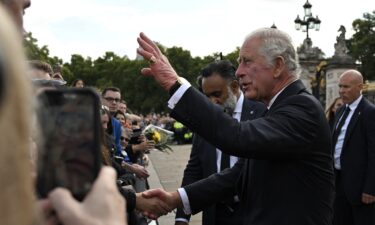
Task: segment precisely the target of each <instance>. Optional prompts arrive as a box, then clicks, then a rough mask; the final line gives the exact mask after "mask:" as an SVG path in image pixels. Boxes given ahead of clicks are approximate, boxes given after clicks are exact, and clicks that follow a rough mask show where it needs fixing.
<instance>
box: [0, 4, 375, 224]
mask: <svg viewBox="0 0 375 225" xmlns="http://www.w3.org/2000/svg"><path fill="white" fill-rule="evenodd" d="M0 3H1V4H0V50H1V51H0V111H1V113H0V129H1V132H2V135H0V138H1V140H0V156H1V157H0V167H1V169H0V179H1V183H2V187H1V192H0V202H1V205H0V223H1V224H20V225H23V224H66V225H70V224H145V223H147V219H146V217H147V218H153V219H155V218H158V217H160V216H162V215H165V214H167V213H169V212H170V211H172V210H173V209H176V208H177V216H176V224H188V223H189V215H190V214H195V213H197V212H199V211H202V210H204V214H203V223H204V224H205V225H208V224H252V225H257V224H288V225H290V224H296V225H300V224H306V225H308V224H311V225H313V224H314V225H320V224H321V225H329V224H334V225H344V224H348V225H349V224H355V225H374V224H375V141H374V140H375V139H374V136H375V124H374V123H375V106H374V105H373V104H372V103H370V102H369V101H368V100H366V99H365V98H364V97H363V96H362V88H363V77H362V75H361V73H360V72H359V71H357V70H348V71H345V72H344V73H343V74H342V75H341V76H340V79H339V82H338V84H337V85H338V86H339V93H338V94H339V95H340V98H339V99H336V100H335V101H334V103H333V104H332V106H330V107H329V108H328V111H327V112H326V114H325V113H324V109H323V108H322V106H321V104H320V102H319V101H318V100H317V99H315V98H314V97H313V96H312V95H311V94H310V93H309V92H308V91H306V88H305V87H304V85H303V83H302V82H301V81H300V80H299V64H298V58H297V54H296V52H295V48H294V46H293V44H292V41H291V39H290V37H289V36H288V35H287V34H286V33H284V32H283V31H280V30H277V29H272V28H262V29H258V30H255V31H254V32H252V33H250V34H249V35H248V36H247V37H246V38H245V40H244V42H243V45H242V46H241V48H240V52H239V61H238V63H239V66H238V68H235V67H234V66H233V65H232V64H230V63H229V62H228V61H225V60H224V61H218V62H213V63H211V64H209V65H207V67H205V68H204V69H203V70H202V73H201V76H200V77H199V78H198V83H199V90H197V89H195V88H193V87H191V85H190V83H189V82H188V81H187V80H185V79H184V78H182V77H180V76H179V75H178V74H176V72H175V70H174V69H173V67H172V66H171V65H170V63H169V61H168V59H167V58H166V57H165V56H164V55H163V54H162V52H161V51H160V49H159V48H158V46H157V45H156V44H155V43H154V42H153V41H152V40H151V39H149V38H148V37H147V36H146V35H145V34H143V33H141V34H140V36H139V38H138V39H137V41H138V43H139V45H140V48H139V49H138V53H139V54H140V55H141V56H143V57H144V59H146V60H148V61H149V67H148V68H143V69H142V70H141V73H142V74H144V75H148V76H152V77H154V79H155V81H156V82H157V83H158V84H159V85H160V86H161V87H162V88H164V89H165V90H166V91H168V92H169V94H170V99H169V101H168V107H169V108H170V109H171V117H172V118H174V119H171V117H169V116H158V115H148V116H141V115H135V114H132V113H129V110H128V109H127V105H126V102H125V101H124V100H123V99H124V98H123V97H124V96H121V90H120V89H118V88H116V87H106V88H104V89H103V90H102V91H101V92H99V93H98V95H99V96H100V99H101V103H102V106H101V108H100V119H101V121H100V124H101V128H102V129H103V136H102V137H101V139H102V140H101V144H102V148H101V153H100V154H101V155H100V156H101V164H103V167H102V169H101V170H100V172H99V174H98V177H97V179H96V180H95V182H94V184H93V186H92V187H91V190H90V191H89V193H88V194H87V195H86V197H85V198H84V199H83V200H82V201H78V200H76V199H75V198H74V197H73V196H72V194H71V192H70V190H68V189H66V188H62V187H57V188H55V189H54V190H52V191H51V192H50V193H49V194H48V196H47V197H45V198H43V199H36V196H35V191H34V187H33V186H34V185H33V182H34V178H35V173H34V172H33V171H35V168H34V167H35V164H36V160H37V158H38V153H37V151H36V150H35V147H36V146H35V142H36V139H37V138H38V137H36V136H37V135H38V134H37V132H33V129H35V124H34V123H35V121H34V120H33V114H34V113H33V107H35V105H33V104H32V103H33V102H34V100H33V99H35V96H36V95H38V93H40V92H42V91H43V90H44V89H51V88H52V89H56V88H60V87H61V86H64V85H66V82H65V81H64V79H63V75H62V74H61V73H60V72H58V71H57V72H56V71H55V72H54V71H53V69H52V68H51V66H50V65H48V64H47V63H45V62H40V61H29V62H28V63H26V62H27V61H26V60H25V58H24V55H23V52H22V47H21V42H22V41H21V36H22V35H21V33H23V25H22V24H23V22H22V21H23V20H22V15H23V14H24V10H25V9H26V8H27V7H29V6H30V1H29V0H0ZM4 6H5V8H4V9H3V7H4ZM8 15H10V16H11V17H8ZM72 86H74V87H84V86H85V84H84V81H83V80H81V79H77V80H76V81H74V82H73V83H72ZM340 104H341V106H340ZM197 108H199V110H196V109H197ZM175 120H176V121H175ZM147 124H156V125H158V126H160V127H163V128H168V129H172V130H173V129H175V130H174V131H175V133H178V131H177V130H178V129H181V128H183V127H185V126H186V127H188V128H189V129H191V130H192V131H193V132H194V133H195V135H194V140H193V145H192V146H193V148H192V153H191V156H190V159H189V162H188V164H187V167H186V169H185V172H184V178H183V183H182V187H181V188H179V189H178V190H176V191H174V192H167V191H164V190H162V189H154V190H147V189H148V187H147V180H146V179H145V178H147V177H148V176H149V174H148V172H147V169H146V165H147V161H148V157H147V154H145V153H147V152H148V151H149V150H150V149H153V148H154V147H155V142H154V141H152V140H148V139H147V138H145V137H144V135H142V128H143V127H144V126H145V125H147ZM181 126H182V127H181ZM187 133H188V134H187ZM182 138H184V139H186V140H187V139H191V138H192V135H191V133H189V132H185V133H184V135H183V136H182ZM180 141H181V142H182V141H183V139H182V140H180ZM177 142H178V141H177ZM30 162H31V163H30ZM30 171H32V172H30Z"/></svg>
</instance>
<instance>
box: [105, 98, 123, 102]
mask: <svg viewBox="0 0 375 225" xmlns="http://www.w3.org/2000/svg"><path fill="white" fill-rule="evenodd" d="M103 98H104V99H105V100H106V101H108V102H113V101H114V102H116V103H119V102H120V101H121V99H119V98H112V97H103Z"/></svg>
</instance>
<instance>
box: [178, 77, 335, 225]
mask: <svg viewBox="0 0 375 225" xmlns="http://www.w3.org/2000/svg"><path fill="white" fill-rule="evenodd" d="M197 108H199V109H200V110H199V111H197V110H196V109H197ZM171 115H172V116H173V117H174V118H176V119H177V120H179V121H181V122H182V123H184V124H186V125H187V126H188V127H189V128H190V129H191V130H193V131H195V132H196V133H198V134H199V135H200V136H202V137H203V138H205V140H207V141H209V142H210V143H211V144H213V145H215V146H216V147H217V148H219V149H221V150H222V151H224V152H226V153H228V154H231V155H236V156H239V157H243V158H247V159H246V160H245V161H246V162H245V165H244V166H243V168H242V169H241V170H240V169H239V168H237V167H233V168H232V169H229V171H226V170H225V171H226V172H230V171H231V170H232V171H236V170H237V171H240V172H237V173H240V176H241V180H240V182H238V183H237V187H238V190H239V192H240V200H241V204H242V209H243V210H244V214H243V215H244V224H251V225H263V224H264V225H269V224H279V225H283V224H285V225H293V224H295V225H301V224H304V225H328V224H331V223H332V204H333V193H334V182H333V164H332V154H331V140H330V131H329V126H328V123H327V120H326V118H325V115H324V111H323V109H322V107H321V105H320V103H319V102H318V101H317V100H316V99H315V98H314V97H313V96H311V95H310V94H309V93H307V92H306V90H305V87H304V86H303V84H302V82H301V81H299V80H298V81H295V82H293V83H292V84H290V85H289V86H288V87H286V88H285V89H284V90H283V91H282V92H281V93H280V95H279V96H278V97H277V98H276V100H275V102H274V103H273V105H272V106H271V108H270V109H269V111H268V113H267V114H266V115H265V116H264V117H263V118H259V119H255V120H252V121H246V122H241V123H239V122H237V121H235V120H233V119H232V118H230V117H229V116H228V115H226V114H224V113H222V112H221V110H220V108H218V107H217V106H215V105H213V104H211V103H210V102H209V101H208V100H207V99H206V98H204V97H203V96H202V95H201V94H199V93H198V92H197V91H195V90H194V89H193V88H189V89H188V90H187V92H186V93H185V94H184V95H183V96H182V98H181V99H180V101H179V102H178V104H177V105H176V106H175V108H174V110H173V111H172V114H171ZM231 185H232V186H233V184H230V183H228V180H227V179H225V176H223V174H215V175H212V176H210V177H209V178H208V179H205V180H203V181H200V182H197V183H194V184H191V185H188V186H187V187H185V190H186V192H187V194H188V197H189V201H190V204H191V209H192V211H193V213H197V212H198V211H200V210H201V209H203V208H204V207H205V206H206V205H210V204H212V202H215V201H217V200H218V199H220V198H221V197H222V196H223V195H222V194H223V193H226V192H230V191H231V190H232V189H233V187H231ZM212 187H215V188H214V190H212Z"/></svg>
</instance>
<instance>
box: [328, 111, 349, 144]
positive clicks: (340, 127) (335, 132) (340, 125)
mask: <svg viewBox="0 0 375 225" xmlns="http://www.w3.org/2000/svg"><path fill="white" fill-rule="evenodd" d="M349 112H350V107H348V106H346V108H345V112H344V114H343V116H342V117H341V119H340V122H339V125H337V128H336V129H335V130H334V132H333V137H332V144H333V146H336V142H337V138H338V137H339V135H340V132H341V129H342V126H344V124H345V121H346V118H348V115H349Z"/></svg>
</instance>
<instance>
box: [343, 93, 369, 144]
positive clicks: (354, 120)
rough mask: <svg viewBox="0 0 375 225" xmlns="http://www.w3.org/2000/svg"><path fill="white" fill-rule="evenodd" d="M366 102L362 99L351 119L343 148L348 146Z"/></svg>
mask: <svg viewBox="0 0 375 225" xmlns="http://www.w3.org/2000/svg"><path fill="white" fill-rule="evenodd" d="M364 101H365V98H364V97H362V100H361V101H360V103H359V104H358V106H357V108H356V109H355V111H354V113H353V116H352V118H351V119H350V122H349V124H348V128H347V130H346V133H345V139H344V145H343V146H346V142H347V141H348V140H349V139H350V136H351V135H352V133H353V129H354V127H355V125H356V123H357V121H358V119H359V118H360V116H361V114H362V110H363V106H364V104H365V102H364Z"/></svg>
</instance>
